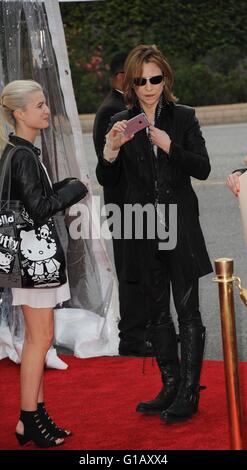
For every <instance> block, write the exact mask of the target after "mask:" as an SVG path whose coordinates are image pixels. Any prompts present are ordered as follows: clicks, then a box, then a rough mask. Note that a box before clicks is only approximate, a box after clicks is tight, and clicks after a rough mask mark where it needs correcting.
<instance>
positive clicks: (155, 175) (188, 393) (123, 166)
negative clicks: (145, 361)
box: [96, 45, 212, 423]
mask: <svg viewBox="0 0 247 470" xmlns="http://www.w3.org/2000/svg"><path fill="white" fill-rule="evenodd" d="M124 70H125V78H124V86H123V90H124V96H125V101H126V104H127V106H128V110H126V111H122V112H121V113H118V114H116V115H115V116H113V118H112V119H111V123H110V126H109V132H108V134H106V142H105V147H104V149H102V150H101V151H100V154H99V162H98V165H97V170H96V172H97V177H98V180H99V182H100V184H102V185H103V186H105V187H107V188H108V190H110V188H111V187H113V188H114V187H115V186H117V184H118V181H119V180H120V177H121V174H122V173H124V174H125V179H126V181H127V182H128V186H127V190H126V194H125V207H126V210H127V207H129V206H132V207H133V206H135V207H136V210H138V208H141V209H143V208H144V207H146V210H148V211H149V214H154V217H153V219H152V218H150V219H149V222H150V224H148V221H147V223H146V221H145V220H144V224H143V228H144V230H143V232H144V235H143V236H135V233H132V239H131V237H130V236H129V233H128V236H127V237H126V238H125V239H124V249H123V253H124V256H123V263H122V266H123V268H122V272H121V276H122V277H123V279H124V280H125V282H131V283H133V282H141V283H142V285H143V295H145V296H146V304H147V308H148V312H149V318H150V323H149V329H148V336H149V339H150V341H151V343H152V346H153V349H154V353H155V356H156V359H157V363H158V366H159V369H160V372H161V378H162V382H163V385H162V389H161V391H160V393H159V394H158V396H157V397H156V398H155V399H154V400H150V401H148V402H141V403H139V404H138V406H137V411H138V412H142V413H149V414H150V413H160V414H161V418H162V419H163V420H164V421H165V422H167V423H172V422H177V421H182V420H186V419H188V418H190V417H191V416H193V414H194V413H196V412H197V410H198V403H199V391H200V388H201V387H200V383H199V380H200V372H201V367H202V361H203V351H204V341H205V327H204V326H203V323H202V319H201V314H200V311H199V297H198V280H199V278H200V277H202V276H204V275H206V274H208V273H210V272H211V271H212V266H211V263H210V260H209V257H208V254H207V250H206V246H205V242H204V237H203V234H202V231H201V227H200V222H199V209H198V200H197V197H196V194H195V192H194V190H193V188H192V185H191V177H194V178H197V179H199V180H205V179H206V178H207V177H208V175H209V173H210V163H209V158H208V154H207V150H206V147H205V141H204V139H203V137H202V133H201V130H200V126H199V123H198V120H197V119H196V117H195V111H194V110H193V109H192V108H190V107H188V106H183V105H181V104H177V103H176V98H175V97H174V95H173V92H172V84H173V74H172V71H171V68H170V66H169V64H168V62H167V60H166V58H165V57H164V56H163V55H162V54H161V52H160V51H159V50H158V49H157V48H156V47H155V46H149V45H140V46H137V47H135V48H134V49H133V50H132V51H131V52H130V54H129V56H128V58H127V60H126V62H125V66H124ZM141 112H142V113H145V114H146V117H147V120H148V121H149V123H150V125H149V126H148V128H147V129H143V130H140V131H139V132H136V133H135V134H134V135H133V134H126V133H125V130H126V126H127V121H128V120H129V119H131V118H134V117H135V116H137V115H138V114H139V113H141ZM161 204H162V205H163V207H164V206H165V208H166V210H167V209H168V208H169V209H170V207H173V208H174V206H175V207H176V208H177V218H175V220H176V221H177V226H175V224H174V223H170V224H169V222H171V220H170V221H169V222H168V218H167V212H168V210H167V212H164V213H163V214H162V210H161V209H160V205H161ZM127 205H128V206H127ZM141 209H139V214H140V215H141V214H142V213H141ZM151 209H152V213H151V212H150V211H151ZM139 220H140V219H139ZM153 220H154V221H155V220H156V225H157V227H158V228H159V226H162V225H163V226H165V225H166V229H167V228H168V229H169V232H168V235H169V237H167V238H168V241H169V242H174V244H173V246H171V245H172V244H170V246H169V243H166V242H162V243H160V242H159V238H158V236H157V232H158V231H157V229H156V237H155V236H153V237H151V236H149V234H150V233H151V234H152V232H153V230H152V229H153V227H155V222H153ZM138 224H139V225H138ZM145 224H146V225H147V226H146V225H145ZM126 225H127V224H126V222H125V226H126ZM138 226H140V222H139V221H138V223H137V222H136V226H135V227H134V230H135V228H136V227H137V228H138ZM173 226H174V227H173ZM172 227H173V228H174V230H171V229H172ZM145 228H147V230H146V234H145ZM167 231H168V230H167ZM129 232H130V233H131V231H130V230H129ZM172 232H173V233H172ZM163 233H164V232H163ZM140 235H141V234H140ZM172 235H173V239H172ZM160 245H162V248H161V249H160ZM171 287H172V290H173V298H174V302H175V307H176V310H177V314H178V323H179V333H180V340H181V362H179V360H178V350H177V338H176V332H175V328H174V323H173V319H172V316H171V312H170V289H171Z"/></svg>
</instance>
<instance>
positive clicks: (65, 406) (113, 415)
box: [0, 356, 247, 450]
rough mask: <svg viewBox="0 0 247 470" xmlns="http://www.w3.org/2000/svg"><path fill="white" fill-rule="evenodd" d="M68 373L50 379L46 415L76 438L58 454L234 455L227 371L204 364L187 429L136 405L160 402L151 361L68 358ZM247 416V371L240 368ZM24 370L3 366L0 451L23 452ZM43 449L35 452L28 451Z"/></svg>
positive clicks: (48, 373)
mask: <svg viewBox="0 0 247 470" xmlns="http://www.w3.org/2000/svg"><path fill="white" fill-rule="evenodd" d="M64 360H65V361H66V362H67V363H68V364H69V368H68V369H67V370H65V371H61V370H48V371H46V374H45V375H46V377H45V379H46V381H45V383H46V394H47V401H46V403H47V408H48V410H49V411H50V413H51V415H52V417H54V419H55V421H57V423H58V424H60V425H63V426H64V427H67V428H68V429H71V430H72V431H73V436H72V437H70V438H69V439H66V443H65V445H63V446H61V447H59V449H61V450H62V449H64V450H66V449H73V450H85V449H90V450H95V449H99V450H102V449H106V450H112V449H119V450H120V449H123V450H137V449H140V450H144V449H146V450H150V449H159V450H162V449H165V450H174V449H180V450H182V449H188V450H202V449H204V450H209V449H210V450H223V449H226V450H227V449H229V448H230V443H229V442H230V441H229V432H228V419H227V409H226V397H225V384H224V369H223V363H222V362H220V361H205V363H204V368H203V374H202V380H201V383H202V384H203V385H206V386H207V390H205V391H203V392H202V393H201V401H200V410H199V413H198V414H197V415H196V416H195V417H193V419H191V420H189V421H187V422H186V423H182V424H181V423H180V424H175V425H169V426H168V425H166V424H165V423H162V422H161V421H160V419H159V416H142V415H140V414H139V413H136V412H135V406H136V403H138V401H140V400H145V399H150V398H153V397H154V396H155V394H156V393H157V392H158V391H159V388H160V378H159V372H158V369H157V366H156V364H155V365H154V366H152V362H151V359H147V360H146V368H145V375H143V374H142V359H139V358H123V357H99V358H92V359H77V358H75V357H71V356H66V357H64ZM240 374H241V392H242V401H243V405H244V415H246V414H247V405H246V403H247V400H246V398H247V363H241V364H240ZM18 390H19V366H17V365H16V364H14V363H13V362H11V361H10V360H8V359H4V360H2V361H0V393H1V396H0V403H1V412H0V415H1V426H0V449H1V450H3V449H5V450H10V449H19V446H18V445H17V441H16V440H15V436H14V428H15V424H16V420H17V417H18V407H19V398H18V393H19V392H18ZM24 449H25V450H27V449H36V446H34V445H33V444H28V445H27V446H25V447H24Z"/></svg>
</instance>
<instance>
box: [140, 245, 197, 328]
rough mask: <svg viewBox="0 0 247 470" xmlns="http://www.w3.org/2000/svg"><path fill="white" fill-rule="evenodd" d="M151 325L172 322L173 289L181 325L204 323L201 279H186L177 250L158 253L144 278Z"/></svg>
mask: <svg viewBox="0 0 247 470" xmlns="http://www.w3.org/2000/svg"><path fill="white" fill-rule="evenodd" d="M144 279H145V280H144V288H145V292H146V299H147V306H148V311H149V312H150V315H149V324H151V325H157V324H167V325H168V324H170V323H171V322H172V316H171V311H170V291H171V287H172V293H173V299H174V304H175V308H176V311H177V315H178V323H179V327H181V326H186V325H188V326H189V325H190V326H192V325H193V326H202V320H201V314H200V311H199V295H198V284H199V282H198V279H195V280H191V279H186V277H185V274H184V272H183V270H182V267H181V264H180V263H179V259H178V257H177V255H176V253H175V252H174V251H171V252H164V251H163V252H158V253H157V255H156V256H155V257H153V258H152V261H151V262H150V265H149V269H147V270H146V275H145V278H144Z"/></svg>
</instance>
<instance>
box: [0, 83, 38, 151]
mask: <svg viewBox="0 0 247 470" xmlns="http://www.w3.org/2000/svg"><path fill="white" fill-rule="evenodd" d="M37 91H43V89H42V86H41V85H40V84H39V83H37V82H35V81H34V80H14V81H13V82H10V83H8V85H6V86H5V87H4V89H3V91H2V93H1V95H0V146H1V147H3V146H4V145H6V143H7V142H8V135H7V131H6V124H8V125H9V126H10V127H11V128H13V129H15V126H16V121H15V118H14V115H13V112H14V111H15V110H16V109H18V108H23V107H25V106H26V104H27V102H28V94H29V93H33V92H37Z"/></svg>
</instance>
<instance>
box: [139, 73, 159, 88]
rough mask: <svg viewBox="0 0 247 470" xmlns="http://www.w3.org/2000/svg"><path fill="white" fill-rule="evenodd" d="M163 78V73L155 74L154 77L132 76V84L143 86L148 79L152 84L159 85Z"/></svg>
mask: <svg viewBox="0 0 247 470" xmlns="http://www.w3.org/2000/svg"><path fill="white" fill-rule="evenodd" d="M163 80H164V76H163V75H155V76H154V77H148V78H142V77H136V78H134V85H135V86H144V85H146V83H147V81H149V82H150V83H151V84H152V85H159V83H161V82H162V81H163Z"/></svg>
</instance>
